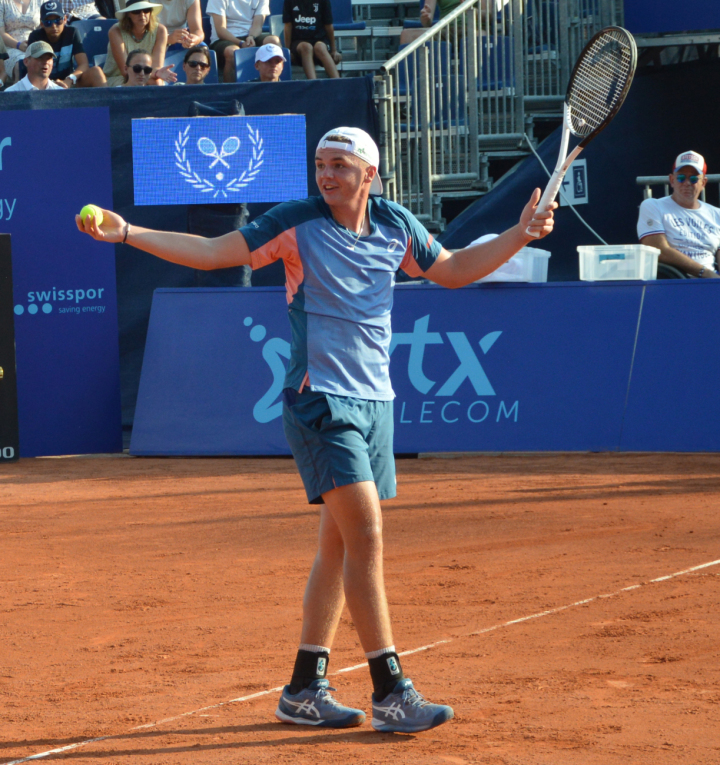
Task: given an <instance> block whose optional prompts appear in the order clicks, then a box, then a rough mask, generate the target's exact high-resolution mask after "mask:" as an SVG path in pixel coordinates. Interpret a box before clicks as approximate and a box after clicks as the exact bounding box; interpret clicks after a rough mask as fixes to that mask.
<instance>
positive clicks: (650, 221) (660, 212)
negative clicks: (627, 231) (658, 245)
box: [637, 197, 720, 270]
mask: <svg viewBox="0 0 720 765" xmlns="http://www.w3.org/2000/svg"><path fill="white" fill-rule="evenodd" d="M698 204H699V205H700V207H698V208H697V210H688V209H687V208H686V207H681V206H680V205H679V204H678V203H677V202H676V201H675V200H674V199H673V198H672V197H662V198H661V199H646V200H645V201H644V202H643V203H642V204H641V205H640V214H639V216H638V223H637V233H638V239H640V240H642V239H643V237H646V236H650V235H651V234H665V238H666V239H667V241H668V244H669V245H670V246H671V247H674V248H675V249H676V250H679V251H680V252H682V253H683V255H687V256H688V257H689V258H692V259H693V260H694V261H696V262H697V263H699V264H700V265H701V266H705V268H712V269H713V270H715V254H716V253H717V251H718V249H720V208H717V207H713V206H712V205H709V204H706V203H705V202H702V201H700V200H699V199H698Z"/></svg>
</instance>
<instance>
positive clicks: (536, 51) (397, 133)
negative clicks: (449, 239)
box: [375, 0, 618, 228]
mask: <svg viewBox="0 0 720 765" xmlns="http://www.w3.org/2000/svg"><path fill="white" fill-rule="evenodd" d="M616 8H617V0H465V2H463V3H462V4H461V5H459V6H458V7H457V8H455V9H454V10H453V11H451V12H450V13H449V14H448V15H447V16H445V18H443V19H442V20H441V21H439V22H438V23H437V24H435V25H433V26H432V27H430V28H428V29H427V30H425V31H424V32H423V33H422V34H421V35H420V36H419V37H418V38H417V39H415V40H414V41H412V42H410V43H409V44H408V45H407V46H406V47H404V48H402V49H401V50H400V51H399V52H398V53H397V55H395V56H393V57H392V58H391V59H389V60H388V61H387V62H385V64H384V66H383V67H382V69H381V70H380V74H379V76H377V77H376V78H375V82H376V101H377V105H378V111H379V114H380V133H381V136H380V138H381V172H382V177H383V184H384V187H385V192H384V193H385V196H386V197H387V198H390V199H393V200H395V201H397V202H399V203H400V204H402V205H404V206H405V207H407V208H408V209H410V210H411V211H412V212H413V213H414V214H415V215H416V216H417V217H418V218H420V219H421V220H423V221H425V222H426V224H428V225H431V226H432V227H434V228H439V227H441V225H442V218H441V215H440V195H442V194H443V193H445V194H448V193H452V192H454V191H466V190H469V189H474V190H476V191H480V192H483V191H487V190H489V188H490V187H491V185H492V181H491V179H490V178H489V177H488V155H489V154H492V153H493V152H502V151H505V152H508V151H516V152H517V151H519V150H520V149H521V147H522V146H523V142H524V134H525V132H526V126H525V120H526V112H527V111H528V110H533V109H542V108H547V104H549V105H550V108H558V110H559V104H560V102H561V101H562V98H563V95H564V92H565V87H566V83H567V78H568V75H569V73H570V71H571V69H572V64H574V62H575V59H576V58H577V56H578V54H579V53H580V51H581V50H582V48H583V46H584V45H585V43H586V42H587V40H588V39H589V38H590V37H591V36H592V35H593V34H595V32H597V31H598V30H599V29H601V28H602V27H603V26H607V25H608V24H610V23H618V19H617V10H616Z"/></svg>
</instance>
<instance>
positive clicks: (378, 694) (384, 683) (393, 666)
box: [368, 651, 405, 701]
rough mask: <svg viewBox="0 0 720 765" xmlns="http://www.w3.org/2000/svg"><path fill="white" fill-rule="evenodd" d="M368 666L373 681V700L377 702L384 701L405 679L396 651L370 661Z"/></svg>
mask: <svg viewBox="0 0 720 765" xmlns="http://www.w3.org/2000/svg"><path fill="white" fill-rule="evenodd" d="M368 664H369V665H370V677H372V681H373V690H374V692H373V698H374V699H375V701H382V700H383V699H384V698H385V697H386V696H387V695H388V694H390V693H392V692H393V691H394V690H395V686H396V685H397V684H398V683H399V682H400V681H401V680H402V679H403V678H404V677H405V675H403V671H402V667H401V666H400V659H399V658H398V655H397V654H396V653H395V651H388V652H387V653H384V654H382V655H381V656H376V657H375V658H373V659H368Z"/></svg>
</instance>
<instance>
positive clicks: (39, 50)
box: [4, 42, 64, 93]
mask: <svg viewBox="0 0 720 765" xmlns="http://www.w3.org/2000/svg"><path fill="white" fill-rule="evenodd" d="M55 59H56V56H55V51H53V49H52V47H51V46H50V45H49V44H48V43H46V42H34V43H30V45H28V46H27V49H26V50H25V68H26V69H27V74H26V75H25V76H24V77H23V78H22V80H20V82H16V83H15V84H14V85H11V86H10V87H9V88H5V91H4V92H5V93H10V92H12V91H20V90H64V88H62V87H61V86H60V85H56V84H55V83H54V82H53V81H52V80H51V79H50V75H51V73H52V70H53V65H54V64H55Z"/></svg>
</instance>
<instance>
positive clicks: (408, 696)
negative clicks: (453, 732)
mask: <svg viewBox="0 0 720 765" xmlns="http://www.w3.org/2000/svg"><path fill="white" fill-rule="evenodd" d="M372 708H373V717H372V726H373V728H375V730H377V731H380V732H381V733H418V732H419V731H421V730H430V728H436V727H437V726H438V725H442V724H443V723H444V722H447V721H448V720H452V718H453V717H454V716H455V713H454V712H453V711H452V707H446V706H444V705H443V704H431V703H430V702H429V701H427V700H426V699H425V698H423V695H422V694H421V693H418V692H417V691H416V690H415V688H413V684H412V680H410V679H408V678H407V677H406V678H405V679H404V680H401V681H400V682H399V683H398V684H397V685H396V686H395V690H394V691H393V692H392V693H391V694H389V695H388V696H386V697H385V698H384V699H383V700H382V701H379V702H378V701H375V698H374V697H373V703H372Z"/></svg>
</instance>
